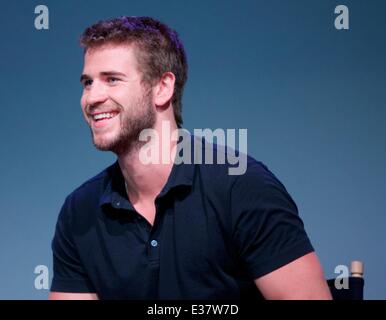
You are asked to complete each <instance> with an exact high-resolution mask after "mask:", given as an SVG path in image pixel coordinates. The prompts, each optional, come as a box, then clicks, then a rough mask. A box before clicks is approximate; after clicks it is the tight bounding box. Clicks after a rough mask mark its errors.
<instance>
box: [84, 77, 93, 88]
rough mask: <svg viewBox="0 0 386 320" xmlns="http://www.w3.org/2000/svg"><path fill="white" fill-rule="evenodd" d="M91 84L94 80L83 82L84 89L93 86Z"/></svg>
mask: <svg viewBox="0 0 386 320" xmlns="http://www.w3.org/2000/svg"><path fill="white" fill-rule="evenodd" d="M91 84H92V80H91V79H85V80H83V82H82V85H83V87H84V88H87V87H89V86H91Z"/></svg>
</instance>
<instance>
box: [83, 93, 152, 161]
mask: <svg viewBox="0 0 386 320" xmlns="http://www.w3.org/2000/svg"><path fill="white" fill-rule="evenodd" d="M119 109H120V110H121V112H120V114H119V115H117V117H120V121H119V132H118V134H116V136H114V137H113V138H109V139H96V138H95V136H94V133H93V132H92V129H91V128H90V129H91V135H92V139H93V144H94V146H95V147H96V148H97V149H98V150H101V151H111V152H113V153H115V154H116V155H118V156H120V155H122V154H125V153H128V152H131V151H132V150H134V149H139V147H140V146H141V144H142V143H143V142H141V141H139V135H140V134H141V132H142V130H144V129H150V128H154V125H155V122H156V115H155V111H154V109H153V107H152V104H151V98H150V94H149V93H145V94H144V95H143V96H142V97H141V98H140V99H138V101H136V102H134V103H133V104H132V105H130V106H126V108H123V107H122V106H119Z"/></svg>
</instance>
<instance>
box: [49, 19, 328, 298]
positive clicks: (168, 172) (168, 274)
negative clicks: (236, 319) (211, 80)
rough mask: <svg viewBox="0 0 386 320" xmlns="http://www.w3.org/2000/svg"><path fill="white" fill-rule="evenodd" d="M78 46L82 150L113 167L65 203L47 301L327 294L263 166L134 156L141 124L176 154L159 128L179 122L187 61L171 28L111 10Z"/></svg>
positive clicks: (283, 195)
mask: <svg viewBox="0 0 386 320" xmlns="http://www.w3.org/2000/svg"><path fill="white" fill-rule="evenodd" d="M81 43H82V45H83V47H84V48H85V54H84V69H83V73H82V76H81V82H82V84H83V87H84V90H83V95H82V98H81V106H82V111H83V114H84V117H85V120H86V122H87V123H88V125H89V126H90V128H91V133H92V139H93V143H94V145H95V146H96V147H97V148H98V149H100V150H104V151H112V152H114V153H115V154H116V155H117V162H116V163H114V164H113V165H112V166H110V167H109V168H107V169H105V170H104V171H102V172H101V173H100V174H98V175H97V176H95V177H94V178H92V179H90V180H89V181H87V182H85V183H84V184H83V185H82V186H80V187H79V188H77V189H76V190H75V191H73V192H72V193H71V194H70V195H69V196H68V197H67V198H66V201H65V203H64V205H63V207H62V210H61V212H60V214H59V218H58V222H57V225H56V232H55V236H54V239H53V242H52V249H53V259H54V278H53V281H52V286H51V293H50V298H51V299H227V298H234V299H237V298H253V297H258V296H259V294H260V293H261V294H262V295H263V296H264V297H265V298H266V299H330V298H331V296H330V292H329V289H328V287H327V285H326V281H325V279H324V275H323V271H322V269H321V266H320V263H319V261H318V259H317V256H316V255H315V253H314V250H313V248H312V245H311V244H310V241H309V239H308V237H307V235H306V232H305V231H304V228H303V223H302V221H301V219H300V218H299V216H298V213H297V208H296V204H295V203H294V202H293V200H292V199H291V197H290V195H289V194H288V193H287V191H286V190H285V188H284V186H283V185H282V184H281V183H280V182H279V180H277V179H276V177H275V176H274V175H273V174H272V173H271V172H270V171H269V170H268V169H267V167H266V166H265V165H264V164H262V163H261V162H257V161H255V160H254V159H252V158H248V167H247V169H246V171H245V173H244V174H242V175H238V176H232V175H229V174H228V171H227V169H228V168H229V165H227V164H213V165H210V164H205V163H203V164H200V163H198V164H197V163H192V164H189V163H182V164H177V163H173V161H172V162H165V161H164V162H162V161H160V162H151V163H144V162H143V161H141V157H140V153H141V152H142V151H143V148H146V147H148V144H147V143H146V142H148V141H146V142H145V141H142V139H140V134H141V132H143V130H145V129H153V130H154V131H155V132H156V133H157V135H158V136H159V137H160V139H159V143H158V145H156V147H157V148H159V151H160V153H159V154H161V153H162V154H163V153H165V152H166V153H167V154H168V155H169V156H170V158H171V159H175V157H176V156H177V153H178V152H177V151H176V150H177V149H176V148H175V147H176V146H177V142H176V141H174V140H172V139H170V136H169V135H166V134H165V133H164V132H163V130H162V128H163V123H165V122H167V123H168V124H170V129H171V130H175V129H177V128H180V127H181V126H182V117H181V100H182V92H183V87H184V84H185V82H186V79H187V61H186V55H185V52H184V48H183V46H182V43H181V42H180V40H179V37H178V36H177V34H176V32H175V31H173V30H171V29H170V28H169V27H167V26H166V25H164V24H162V23H160V22H158V21H156V20H154V19H152V18H148V17H121V18H116V19H112V20H109V21H101V22H99V23H97V24H95V25H93V26H91V27H89V28H88V29H86V30H85V32H84V33H83V35H82V37H81ZM179 141H180V140H179ZM151 145H152V146H153V147H154V143H153V144H151ZM178 145H179V144H178ZM214 148H216V147H215V146H214ZM141 149H142V150H141Z"/></svg>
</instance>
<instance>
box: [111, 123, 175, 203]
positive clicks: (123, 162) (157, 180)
mask: <svg viewBox="0 0 386 320" xmlns="http://www.w3.org/2000/svg"><path fill="white" fill-rule="evenodd" d="M166 126H169V127H170V130H165V127H166ZM175 129H177V125H176V124H175V122H174V121H167V122H163V121H162V120H160V121H157V122H156V124H155V126H154V128H153V130H154V131H153V133H154V135H155V136H156V137H158V139H154V138H152V139H151V140H150V141H148V142H144V143H143V144H141V145H138V146H136V147H134V148H131V149H130V150H129V151H127V152H126V153H122V154H120V155H119V156H118V163H119V166H120V168H121V170H122V174H123V176H124V178H125V182H126V186H127V192H128V196H129V199H130V201H131V202H132V204H133V205H134V204H136V203H138V202H147V201H151V202H153V201H154V199H155V198H156V197H157V195H158V194H159V193H160V192H161V190H162V188H163V187H164V186H165V184H166V182H167V180H168V178H169V175H170V172H171V170H172V168H173V159H174V156H175V154H174V153H175V149H176V148H175V145H176V142H175V141H172V140H171V135H170V132H173V131H174V130H175ZM167 131H168V132H167ZM145 150H146V151H147V152H145ZM151 150H152V151H153V152H151ZM141 154H142V155H143V154H146V155H149V154H152V155H157V154H158V155H159V156H158V157H154V158H153V159H154V160H155V161H151V163H144V161H143V160H141V158H140V156H141ZM165 156H167V157H168V159H169V161H162V160H163V159H165ZM170 159H171V160H170Z"/></svg>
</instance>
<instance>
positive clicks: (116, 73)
mask: <svg viewBox="0 0 386 320" xmlns="http://www.w3.org/2000/svg"><path fill="white" fill-rule="evenodd" d="M99 75H101V76H105V77H107V76H123V77H126V74H124V73H122V72H118V71H103V72H100V73H99ZM88 79H91V77H90V76H89V75H87V74H82V75H81V76H80V82H83V81H84V80H88Z"/></svg>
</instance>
